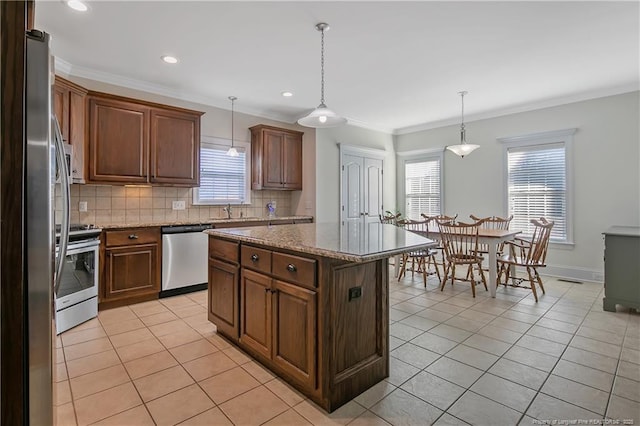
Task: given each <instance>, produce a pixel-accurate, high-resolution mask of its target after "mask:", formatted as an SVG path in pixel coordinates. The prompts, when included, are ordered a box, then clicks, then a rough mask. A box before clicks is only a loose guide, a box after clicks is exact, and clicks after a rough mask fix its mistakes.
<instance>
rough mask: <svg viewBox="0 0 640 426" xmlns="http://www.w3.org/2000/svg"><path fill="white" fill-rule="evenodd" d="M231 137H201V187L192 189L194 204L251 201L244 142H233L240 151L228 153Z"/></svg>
mask: <svg viewBox="0 0 640 426" xmlns="http://www.w3.org/2000/svg"><path fill="white" fill-rule="evenodd" d="M230 145H231V141H229V140H225V139H218V138H208V137H203V141H202V144H201V145H200V187H198V188H195V189H194V191H193V204H227V203H231V204H241V203H248V202H250V199H249V194H250V191H249V182H248V179H247V170H248V169H249V167H248V162H249V158H248V157H249V156H248V154H247V151H248V149H247V147H246V145H247V144H246V143H239V142H234V146H235V147H236V149H237V150H238V153H239V154H240V155H239V156H238V157H229V156H228V155H227V150H228V149H229V146H230Z"/></svg>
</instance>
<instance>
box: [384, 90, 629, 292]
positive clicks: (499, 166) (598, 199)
mask: <svg viewBox="0 0 640 426" xmlns="http://www.w3.org/2000/svg"><path fill="white" fill-rule="evenodd" d="M638 105H639V92H633V93H627V94H622V95H617V96H609V97H604V98H599V99H593V100H589V101H584V102H577V103H572V104H566V105H561V106H557V107H553V108H545V109H540V110H536V111H530V112H524V113H519V114H511V115H506V116H503V117H497V118H492V119H487V120H479V121H473V122H469V123H468V124H467V126H466V127H467V140H468V142H469V143H475V144H479V145H480V148H479V149H478V150H476V151H474V152H473V153H472V154H471V155H469V156H467V157H465V158H464V159H462V158H459V157H457V156H455V155H454V154H452V153H450V152H448V151H447V152H446V153H445V156H444V213H446V214H455V213H458V214H459V217H460V218H468V217H469V214H471V213H474V214H476V215H478V216H487V215H494V214H495V215H500V214H504V213H505V212H506V210H507V206H506V203H505V196H504V188H503V170H504V164H503V146H502V144H501V143H500V142H498V141H497V140H496V139H497V138H502V137H509V136H518V135H526V134H531V133H537V132H544V131H551V130H560V129H568V128H577V129H578V130H577V132H576V134H575V135H574V139H573V141H574V145H573V159H572V160H573V188H574V191H573V200H572V201H573V217H571V219H570V220H571V222H572V224H573V232H574V242H575V245H574V246H573V247H561V246H552V247H551V249H550V252H549V256H548V259H547V260H548V263H549V264H550V265H551V266H552V268H551V267H550V268H549V269H548V270H549V271H551V270H553V271H554V272H555V273H556V274H558V275H560V276H567V277H572V278H578V279H583V280H588V279H594V280H598V281H600V280H601V274H602V271H603V268H604V266H603V259H602V257H603V241H602V235H601V233H602V232H603V231H604V230H605V229H607V228H608V227H609V226H611V225H633V226H639V225H640V137H639V130H638V129H639V125H640V121H639V120H640V119H639V116H640V111H639V108H638ZM458 137H459V126H447V127H442V128H437V129H432V130H426V131H421V132H416V133H412V134H408V135H399V136H396V150H397V151H398V152H403V151H411V150H417V149H429V148H431V149H433V148H441V147H444V146H446V145H449V144H455V143H458ZM400 185H401V182H398V187H400ZM401 197H402V194H401V193H400V190H398V204H399V205H400V203H402V199H401Z"/></svg>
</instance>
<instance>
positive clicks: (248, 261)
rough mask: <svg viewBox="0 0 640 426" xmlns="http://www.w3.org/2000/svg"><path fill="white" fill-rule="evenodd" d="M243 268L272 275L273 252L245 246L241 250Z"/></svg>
mask: <svg viewBox="0 0 640 426" xmlns="http://www.w3.org/2000/svg"><path fill="white" fill-rule="evenodd" d="M240 259H241V263H242V266H244V267H246V268H251V269H256V270H258V271H261V272H266V273H267V274H269V273H271V252H270V251H269V250H264V249H259V248H256V247H251V246H245V245H243V246H242V248H241V249H240Z"/></svg>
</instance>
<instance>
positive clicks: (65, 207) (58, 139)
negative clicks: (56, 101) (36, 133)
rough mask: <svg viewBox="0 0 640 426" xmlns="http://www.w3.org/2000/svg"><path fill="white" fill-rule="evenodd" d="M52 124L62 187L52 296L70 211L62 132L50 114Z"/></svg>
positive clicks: (65, 244) (63, 254) (58, 279)
mask: <svg viewBox="0 0 640 426" xmlns="http://www.w3.org/2000/svg"><path fill="white" fill-rule="evenodd" d="M51 121H52V124H53V141H54V144H55V151H56V161H57V163H58V173H59V175H60V187H61V188H62V224H61V227H60V250H59V251H58V257H57V259H56V265H55V266H56V271H55V272H56V274H55V276H54V287H53V294H54V297H56V295H57V294H58V290H59V289H60V283H61V282H62V270H63V269H64V263H65V262H64V259H65V258H66V257H67V247H68V244H69V222H70V220H71V218H70V212H71V194H70V193H71V188H70V187H69V168H68V167H67V160H66V158H65V154H64V142H63V140H62V132H61V131H60V125H59V124H58V119H57V118H56V116H55V115H52V116H51Z"/></svg>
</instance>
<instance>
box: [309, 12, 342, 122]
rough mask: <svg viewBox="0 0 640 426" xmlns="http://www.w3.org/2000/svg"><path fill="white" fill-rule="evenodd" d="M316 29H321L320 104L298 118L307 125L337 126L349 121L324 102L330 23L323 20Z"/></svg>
mask: <svg viewBox="0 0 640 426" xmlns="http://www.w3.org/2000/svg"><path fill="white" fill-rule="evenodd" d="M316 30H318V31H320V33H321V36H320V40H321V42H320V48H321V49H320V76H321V78H320V105H318V107H317V108H316V109H314V110H313V111H312V112H311V113H310V114H309V115H307V116H306V117H302V118H301V119H300V120H298V124H300V125H301V126H305V127H315V128H321V127H336V126H341V125H343V124H345V123H346V122H347V119H346V118H343V117H340V116H339V115H338V114H336V113H335V112H333V111H331V110H330V109H329V108H327V106H326V105H325V104H324V32H325V31H329V24H326V23H324V22H321V23H319V24H316Z"/></svg>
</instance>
